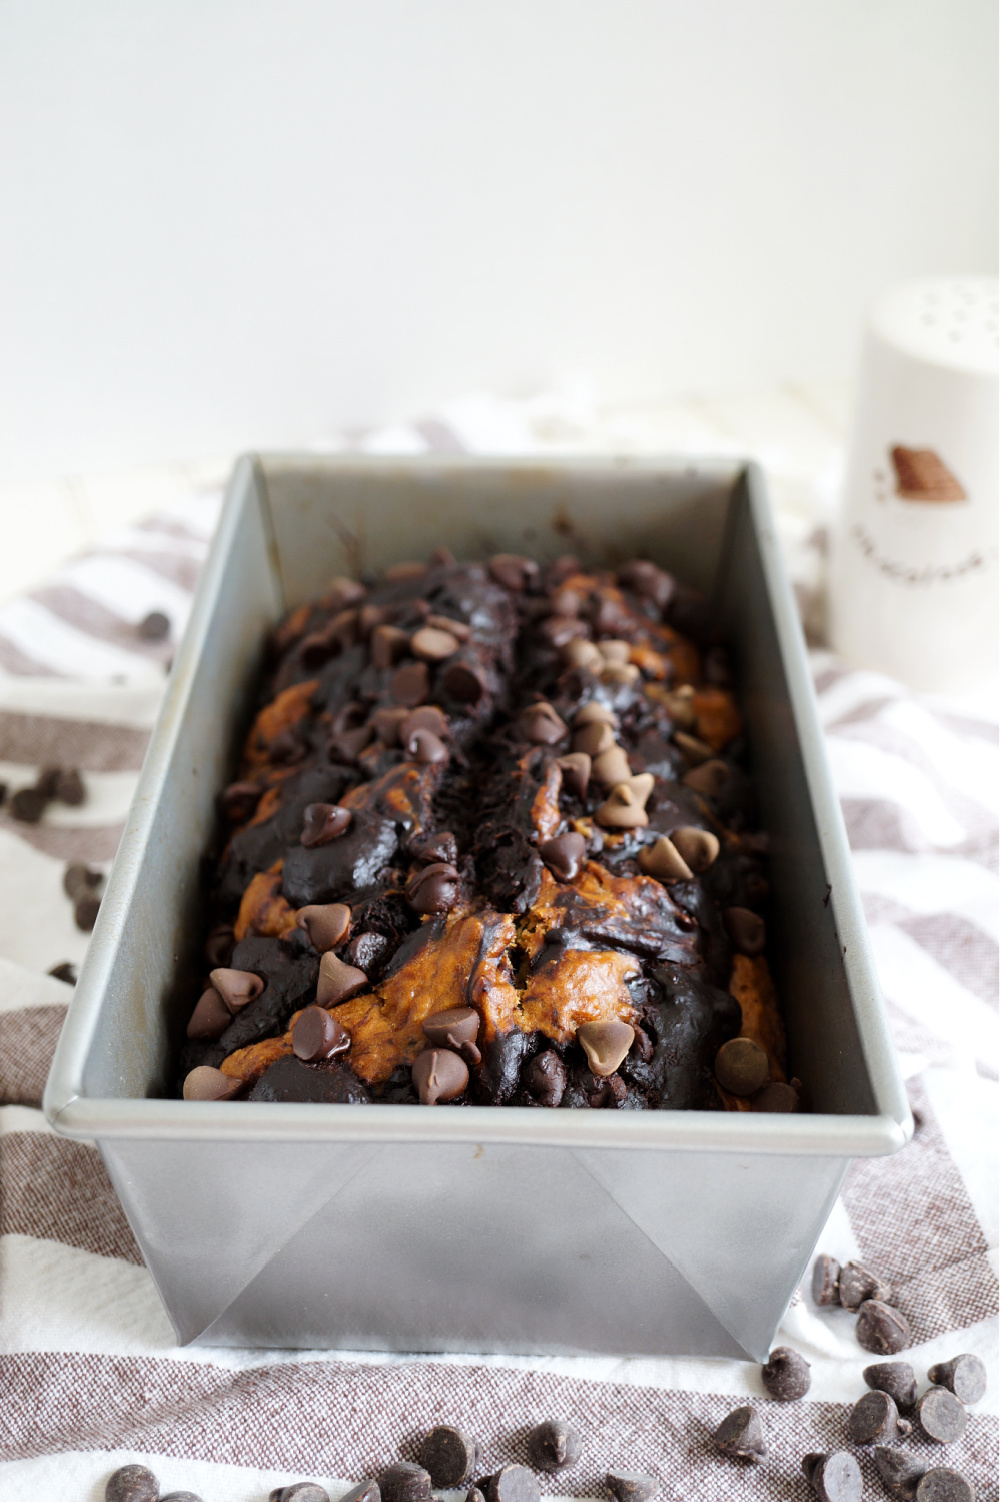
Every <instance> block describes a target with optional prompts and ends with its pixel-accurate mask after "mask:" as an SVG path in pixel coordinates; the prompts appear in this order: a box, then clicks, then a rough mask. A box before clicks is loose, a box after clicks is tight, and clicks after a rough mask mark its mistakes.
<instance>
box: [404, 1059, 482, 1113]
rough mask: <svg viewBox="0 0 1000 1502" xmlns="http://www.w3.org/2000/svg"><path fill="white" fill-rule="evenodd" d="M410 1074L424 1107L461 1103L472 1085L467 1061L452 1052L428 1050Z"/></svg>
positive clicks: (414, 1062)
mask: <svg viewBox="0 0 1000 1502" xmlns="http://www.w3.org/2000/svg"><path fill="white" fill-rule="evenodd" d="M410 1073H411V1077H412V1079H413V1087H414V1089H415V1090H416V1092H417V1094H418V1095H419V1097H420V1104H421V1105H422V1106H434V1105H437V1103H438V1101H439V1100H443V1101H449V1100H457V1098H458V1097H459V1096H460V1095H461V1093H462V1091H463V1090H464V1089H465V1087H466V1085H467V1084H468V1083H469V1070H468V1066H467V1064H466V1063H465V1060H464V1059H461V1058H459V1056H458V1054H457V1053H452V1051H451V1049H450V1048H425V1049H424V1051H423V1053H421V1054H418V1055H417V1057H416V1058H415V1059H414V1061H413V1067H412V1069H411V1071H410Z"/></svg>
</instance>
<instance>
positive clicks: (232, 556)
mask: <svg viewBox="0 0 1000 1502" xmlns="http://www.w3.org/2000/svg"><path fill="white" fill-rule="evenodd" d="M437 544H444V545H447V546H448V547H450V548H451V549H452V550H453V551H454V553H455V554H456V555H457V556H458V557H460V558H461V557H481V556H484V555H489V554H490V553H492V552H495V551H516V552H530V553H533V554H534V555H536V556H538V557H540V558H551V557H554V556H556V555H558V554H559V553H562V552H566V551H569V550H572V551H574V552H576V553H578V554H579V555H580V556H581V558H583V559H584V560H587V561H590V562H594V563H604V564H615V563H618V562H620V561H622V560H624V559H625V558H627V557H629V556H630V555H633V554H635V553H640V554H642V555H645V556H647V557H651V558H653V559H654V560H656V561H657V562H659V563H662V564H663V565H665V566H666V567H667V568H669V569H671V570H673V571H675V572H676V573H678V574H679V575H680V576H681V577H682V578H684V579H686V580H687V581H688V582H690V583H692V584H695V585H697V586H699V587H701V588H702V589H705V590H707V591H709V592H710V593H712V594H713V596H714V598H715V600H716V602H717V605H718V610H719V613H720V616H721V620H722V622H723V624H724V626H725V629H726V631H727V633H728V637H729V640H730V642H731V644H732V647H733V649H734V651H735V654H736V658H737V664H738V669H739V692H740V697H741V702H742V707H743V711H744V714H745V717H746V720H747V724H748V731H749V736H750V743H751V748H752V757H753V765H754V771H755V775H756V778H757V783H758V788H759V793H760V802H761V809H762V814H763V823H764V826H765V827H766V828H767V829H768V831H769V832H770V836H771V842H772V850H773V854H772V857H771V862H770V872H769V875H770V881H771V887H772V907H771V916H770V922H769V933H770V946H769V947H770V956H771V961H772V965H773V968H774V973H775V979H776V982H777V986H778V990H779V993H780V996H781V999H782V1004H783V1007H784V1013H785V1017H786V1020H787V1027H788V1038H789V1048H790V1055H791V1062H792V1066H793V1068H794V1071H795V1073H796V1074H798V1075H799V1076H800V1078H801V1079H802V1080H803V1081H804V1082H805V1084H806V1086H807V1089H808V1092H809V1096H810V1099H811V1102H812V1107H813V1110H812V1113H811V1114H803V1115H796V1116H767V1115H757V1114H727V1113H724V1112H674V1111H651V1112H641V1113H639V1112H636V1113H632V1112H629V1113H618V1112H615V1111H594V1112H587V1111H558V1110H557V1111H543V1110H522V1109H511V1108H503V1109H497V1108H490V1107H471V1108H468V1109H463V1110H446V1109H440V1110H432V1109H427V1108H422V1107H419V1106H412V1107H411V1106H379V1105H374V1106H370V1107H357V1106H327V1105H272V1104H263V1103H261V1104H256V1103H255V1104H248V1103H239V1102H224V1103H219V1102H216V1103H205V1104H195V1103H185V1102H181V1101H176V1100H168V1099H163V1098H161V1097H162V1096H163V1093H164V1091H165V1090H166V1088H167V1086H168V1081H169V1079H170V1071H171V1057H172V1055H171V1050H172V1047H174V1046H176V1039H177V1038H178V1037H179V1036H180V1034H181V1032H182V1030H183V1019H184V1018H185V1017H186V1015H187V1012H188V1009H189V1008H190V1003H191V997H192V995H193V994H194V988H195V986H196V984H197V980H198V974H199V971H200V969H201V964H202V962H201V959H200V945H201V941H202V937H203V920H202V914H201V910H200V900H201V889H200V875H199V873H200V862H201V857H202V853H203V851H204V850H205V848H206V846H207V845H208V844H209V841H210V838H211V835H212V830H213V823H214V818H215V813H214V798H215V794H216V792H217V790H218V789H219V788H220V787H222V786H223V785H224V784H225V782H226V780H227V778H228V777H229V775H230V773H231V770H232V766H233V762H234V758H235V754H236V749H237V746H238V744H239V741H240V738H241V736H242V734H243V733H244V731H245V728H246V725H247V723H248V716H249V714H250V710H251V706H252V701H253V695H254V689H255V684H256V681H257V675H258V669H259V665H260V659H261V650H262V642H263V639H264V635H265V632H266V631H267V629H268V628H269V627H270V626H271V624H272V623H273V622H274V620H275V619H276V618H277V617H278V616H279V615H280V614H281V613H282V611H284V610H285V609H286V608H287V607H289V606H292V605H295V604H296V603H298V602H299V601H301V600H303V599H305V598H307V597H309V596H310V595H313V594H315V593H317V592H319V591H320V590H321V589H322V588H323V586H324V585H325V583H326V581H327V580H328V579H329V578H330V576H331V575H333V574H340V573H355V572H357V571H360V570H363V569H365V568H376V569H377V568H379V567H381V566H383V565H385V564H388V563H390V562H393V561H397V560H399V559H402V558H407V557H414V556H416V557H424V556H426V554H427V553H428V552H429V551H430V549H431V548H433V547H434V546H435V545H437ZM45 1109H46V1113H47V1115H48V1119H49V1120H50V1122H51V1123H52V1125H53V1126H54V1127H55V1128H56V1130H57V1131H60V1132H64V1133H66V1134H68V1135H70V1136H74V1137H86V1138H94V1139H96V1141H97V1144H98V1146H99V1148H100V1150H101V1153H102V1154H103V1157H104V1160H105V1162H106V1164H107V1166H108V1170H109V1172H110V1174H111V1177H112V1179H113V1181H114V1184H115V1187H116V1189H117V1191H118V1194H119V1196H120V1198H121V1201H122V1204H123V1206H124V1207H125V1211H126V1213H127V1215H128V1218H129V1221H130V1222H131V1225H132V1228H133V1230H134V1232H135V1235H136V1238H137V1240H138V1242H139V1245H140V1246H141V1248H142V1250H143V1253H144V1255H145V1257H146V1260H147V1262H148V1264H149V1267H150V1269H151V1271H152V1273H153V1276H154V1278H155V1280H156V1283H157V1286H158V1288H159V1290H160V1293H161V1295H162V1297H163V1300H164V1303H165V1304H166V1307H167V1309H168V1311H169V1313H170V1316H171V1318H172V1320H173V1322H174V1325H175V1326H176V1329H177V1334H178V1338H179V1339H180V1340H181V1341H182V1342H189V1341H199V1342H204V1343H207V1344H221V1345H237V1346H253V1345H263V1346H295V1347H337V1346H340V1347H346V1348H354V1349H380V1350H393V1351H494V1352H511V1353H514V1352H523V1353H532V1352H534V1353H549V1354H552V1353H576V1352H615V1353H632V1354H641V1353H649V1354H668V1353H669V1354H677V1355H682V1354H697V1355H701V1356H737V1357H739V1356H749V1357H752V1358H753V1359H755V1360H760V1359H762V1358H764V1357H765V1355H766V1353H767V1351H768V1348H769V1344H770V1341H771V1338H772V1336H773V1334H774V1331H775V1329H776V1327H777V1324H778V1322H779V1320H780V1318H781V1315H782V1313H783V1311H784V1309H785V1307H786V1305H787V1302H788V1300H789V1298H790V1296H791V1294H792V1292H793V1290H794V1288H795V1287H796V1285H797V1283H798V1281H799V1279H800V1277H801V1275H802V1273H803V1271H804V1269H805V1267H806V1264H807V1261H808V1258H809V1256H810V1254H811V1252H812V1249H813V1246H814V1244H815V1241H816V1238H817V1237H818V1235H819V1234H820V1231H821V1229H822V1227H823V1224H824V1222H825V1220H826V1217H827V1215H828V1213H829V1211H830V1208H831V1206H832V1204H833V1201H834V1198H835V1196H836V1194H837V1191H838V1189H839V1187H840V1184H841V1181H842V1179H843V1177H844V1174H845V1172H846V1170H847V1167H848V1164H849V1162H850V1160H851V1158H852V1157H854V1156H858V1155H860V1156H875V1155H879V1154H884V1153H891V1152H895V1151H896V1149H897V1148H900V1147H902V1146H903V1144H904V1143H905V1141H906V1140H907V1137H908V1135H909V1132H910V1130H911V1121H910V1116H909V1110H908V1107H907V1103H906V1097H905V1094H904V1092H903V1088H902V1084H901V1081H900V1078H899V1075H898V1072H897V1068H896V1063H895V1059H894V1054H893V1050H892V1045H891V1042H890V1039H889V1034H888V1029H887V1026H886V1019H885V1014H884V1010H883V1003H882V1000H881V998H880V996H879V991H878V987H877V984H876V981H875V976H874V971H873V966H872V961H871V956H870V954H869V950H868V945H867V941H866V937H865V929H864V924H863V920H862V917H861V912H860V908H859V903H858V897H857V893H856V890H855V887H854V883H853V879H852V875H851V870H850V864H849V856H848V850H847V845H846V840H845V835H844V829H843V824H842V821H841V816H840V810H839V808H838V805H837V802H836V799H835V797H834V793H833V790H832V787H831V784H830V778H829V774H828V771H827V766H826V761H825V756H824V750H823V746H822V740H821V736H820V731H819V727H818V724H817V720H816V715H815V712H814V708H813V701H812V692H811V686H810V683H809V678H808V671H807V666H806V661H805V656H804V651H803V646H802V641H801V636H800V631H799V625H798V621H797V618H796V615H795V610H794V606H793V603H792V599H791V595H790V592H789V588H788V583H787V580H786V578H785V575H784V571H783V568H782V564H781V560H780V558H779V554H778V548H777V544H776V541H775V535H774V530H773V526H772V522H771V518H770V513H769V510H768V504H767V499H766V495H765V488H764V484H763V480H762V477H761V475H760V473H759V472H758V471H757V470H756V469H754V467H753V466H749V467H744V466H739V465H733V464H724V465H720V464H699V465H692V464H684V463H671V462H669V461H660V460H645V459H628V460H615V459H597V460H591V459H586V460H570V459H567V460H546V461H544V462H541V461H521V462H517V461H514V462H512V461H510V460H507V459H503V460H489V459H470V458H465V457H458V456H456V457H448V458H427V459H419V460H413V459H409V458H407V459H362V458H354V457H350V458H343V459H340V458H333V459H315V458H303V457H270V458H261V459H243V460H241V462H240V463H239V465H238V466H237V468H236V471H235V473H234V475H233V479H232V482H231V485H230V488H229V495H228V499H227V501H226V506H225V510H224V512H223V516H222V521H221V524H220V528H219V532H218V535H217V537H216V540H215V543H214V546H213V549H212V553H211V556H210V558H209V561H208V563H207V565H206V568H205V571H204V575H203V578H202V581H201V584H200V587H199V591H198V596H197V601H196V604H195V607H194V610H193V613H192V617H191V621H190V625H189V627H188V631H187V634H186V636H185V638H184V642H183V645H182V646H181V649H180V651H179V653H178V655H177V659H176V664H175V666H174V670H173V674H172V677H171V681H170V686H169V689H168V693H167V698H166V703H165V705H164V708H163V712H162V715H161V718H160V721H159V724H158V726H157V728H156V731H155V733H154V736H153V739H152V743H151V745H150V748H149V753H148V756H147V759H146V763H145V767H144V769H143V773H142V777H141V780H140V784H139V788H138V791H137V793H136V797H135V802H134V804H133V806H132V809H131V812H130V814H129V818H128V823H127V825H126V830H125V835H124V837H123V839H122V843H121V848H120V850H119V853H118V857H117V860H116V861H115V866H114V870H113V872H112V875H111V879H110V882H109V884H108V890H107V895H106V897H105V899H104V902H103V904H102V907H101V913H100V917H99V919H98V923H97V927H96V928H95V930H94V935H93V939H92V942H91V946H90V951H89V954H88V956H87V961H86V964H85V966H84V968H83V973H82V975H81V977H80V981H79V984H78V985H77V988H76V994H75V996H74V999H73V1002H72V1004H71V1006H70V1008H69V1016H68V1019H67V1022H66V1027H65V1030H64V1032H63V1035H62V1039H61V1041H60V1043H59V1048H58V1051H57V1053H56V1057H55V1061H54V1063H53V1067H52V1073H51V1076H50V1079H49V1083H48V1088H47V1091H46V1095H45Z"/></svg>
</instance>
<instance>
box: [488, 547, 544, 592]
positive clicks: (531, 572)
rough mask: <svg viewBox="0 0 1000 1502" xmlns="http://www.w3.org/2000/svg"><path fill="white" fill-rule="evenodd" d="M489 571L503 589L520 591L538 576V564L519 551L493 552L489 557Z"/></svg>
mask: <svg viewBox="0 0 1000 1502" xmlns="http://www.w3.org/2000/svg"><path fill="white" fill-rule="evenodd" d="M490 573H491V574H492V575H493V577H494V579H495V580H496V581H497V583H498V584H502V585H503V586H504V588H505V589H512V590H515V591H516V592H518V593H520V591H521V590H524V589H527V587H528V585H529V584H530V583H531V582H532V581H533V580H535V579H537V577H538V564H537V563H536V562H535V560H534V559H533V558H522V557H521V555H520V554H519V553H495V554H494V555H493V557H492V558H491V559H490Z"/></svg>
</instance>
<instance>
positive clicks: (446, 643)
mask: <svg viewBox="0 0 1000 1502" xmlns="http://www.w3.org/2000/svg"><path fill="white" fill-rule="evenodd" d="M458 648H459V641H458V638H457V637H456V636H452V634H451V632H450V631H442V630H440V629H439V628H438V627H437V626H421V627H420V630H419V631H414V633H413V635H412V636H411V637H410V651H411V652H412V653H413V655H414V657H419V658H420V659H421V660H422V661H423V662H445V661H446V660H447V659H448V658H449V657H454V655H455V653H456V652H457V651H458Z"/></svg>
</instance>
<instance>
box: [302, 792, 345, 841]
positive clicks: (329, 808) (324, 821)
mask: <svg viewBox="0 0 1000 1502" xmlns="http://www.w3.org/2000/svg"><path fill="white" fill-rule="evenodd" d="M350 827H351V810H350V809H349V808H341V807H340V806H339V805H338V804H336V803H310V804H307V806H306V809H305V812H304V813H303V815H302V833H301V835H300V836H299V842H300V844H302V845H305V846H306V848H307V849H309V850H312V849H313V848H314V847H315V846H316V845H328V844H329V843H330V841H331V840H336V839H338V838H339V837H340V835H342V834H346V833H347V831H348V829H350Z"/></svg>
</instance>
